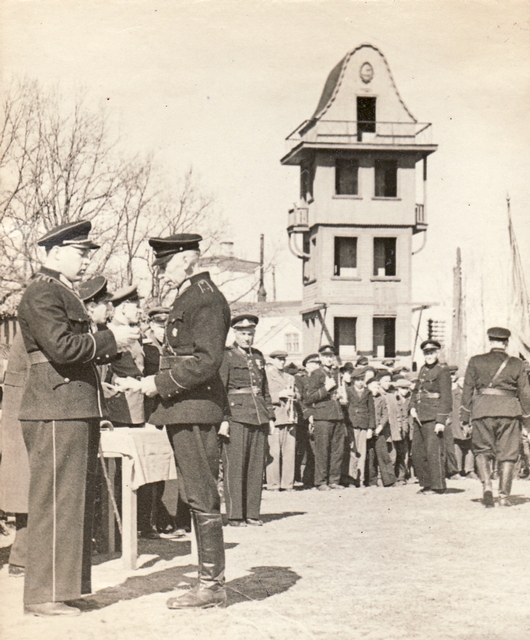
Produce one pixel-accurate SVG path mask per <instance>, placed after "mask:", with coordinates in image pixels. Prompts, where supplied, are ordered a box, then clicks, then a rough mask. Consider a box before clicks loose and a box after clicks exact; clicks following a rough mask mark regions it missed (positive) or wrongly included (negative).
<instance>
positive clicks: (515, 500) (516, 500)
mask: <svg viewBox="0 0 530 640" xmlns="http://www.w3.org/2000/svg"><path fill="white" fill-rule="evenodd" d="M498 501H499V500H498V498H495V506H497V507H498V506H499V504H498ZM471 502H477V503H478V504H482V498H473V499H472V500H471ZM510 502H511V503H512V506H514V507H518V506H519V505H520V504H526V503H527V502H530V498H528V497H526V496H510ZM503 508H505V507H503Z"/></svg>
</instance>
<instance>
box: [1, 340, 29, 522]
mask: <svg viewBox="0 0 530 640" xmlns="http://www.w3.org/2000/svg"><path fill="white" fill-rule="evenodd" d="M28 371H29V361H28V355H27V353H26V349H25V348H24V341H23V340H22V334H21V333H20V331H19V332H18V333H17V334H16V336H15V338H14V340H13V344H12V345H11V349H10V351H9V358H8V360H7V368H6V374H5V378H4V399H3V403H2V420H1V428H0V436H1V440H2V460H1V462H0V509H2V510H3V511H5V512H7V513H27V512H28V491H29V462H28V451H27V449H26V445H25V443H24V438H23V436H22V427H21V425H20V422H19V419H18V414H19V411H20V403H21V401H22V394H23V393H24V386H25V384H26V379H27V377H28Z"/></svg>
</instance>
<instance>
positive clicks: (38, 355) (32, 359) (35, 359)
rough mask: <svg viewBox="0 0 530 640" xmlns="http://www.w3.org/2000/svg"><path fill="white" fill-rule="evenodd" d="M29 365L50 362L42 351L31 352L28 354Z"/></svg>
mask: <svg viewBox="0 0 530 640" xmlns="http://www.w3.org/2000/svg"><path fill="white" fill-rule="evenodd" d="M28 358H29V363H30V364H42V363H43V362H50V359H49V358H48V356H47V355H46V354H45V353H42V351H32V352H31V353H28Z"/></svg>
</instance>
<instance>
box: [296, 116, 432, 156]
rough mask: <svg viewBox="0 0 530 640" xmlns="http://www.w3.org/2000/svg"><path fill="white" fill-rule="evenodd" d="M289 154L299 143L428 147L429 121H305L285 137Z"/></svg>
mask: <svg viewBox="0 0 530 640" xmlns="http://www.w3.org/2000/svg"><path fill="white" fill-rule="evenodd" d="M286 142H287V152H288V153H289V152H290V151H292V149H294V148H295V147H296V146H297V145H299V144H300V143H301V142H306V143H314V144H322V145H326V144H332V145H348V146H351V145H365V144H375V145H392V146H394V145H403V146H404V145H407V146H409V145H432V144H433V142H432V125H431V123H430V122H423V123H421V122H372V121H355V120H317V121H312V120H306V121H305V122H303V123H302V124H301V125H300V126H299V127H298V128H297V129H296V130H295V131H293V133H291V134H290V135H289V136H288V137H287V140H286Z"/></svg>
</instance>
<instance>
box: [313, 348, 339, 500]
mask: <svg viewBox="0 0 530 640" xmlns="http://www.w3.org/2000/svg"><path fill="white" fill-rule="evenodd" d="M318 353H319V358H320V366H319V368H318V369H317V370H316V371H313V373H312V374H311V375H310V376H309V379H308V381H307V388H306V393H305V397H304V402H305V403H306V404H308V405H309V406H310V407H311V409H312V413H313V425H314V432H313V438H314V442H315V486H316V487H317V488H318V489H319V490H320V491H329V489H341V488H342V487H341V486H340V484H339V482H340V477H341V467H342V459H343V456H344V440H345V430H344V423H343V413H342V407H341V405H340V402H339V399H338V384H339V370H338V369H337V367H335V366H334V360H335V356H336V351H335V348H334V347H332V346H330V345H323V346H322V347H320V349H319V350H318Z"/></svg>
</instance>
